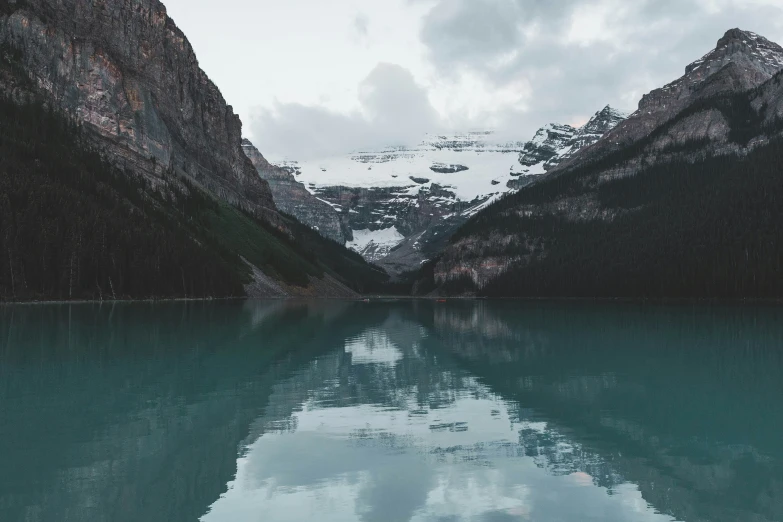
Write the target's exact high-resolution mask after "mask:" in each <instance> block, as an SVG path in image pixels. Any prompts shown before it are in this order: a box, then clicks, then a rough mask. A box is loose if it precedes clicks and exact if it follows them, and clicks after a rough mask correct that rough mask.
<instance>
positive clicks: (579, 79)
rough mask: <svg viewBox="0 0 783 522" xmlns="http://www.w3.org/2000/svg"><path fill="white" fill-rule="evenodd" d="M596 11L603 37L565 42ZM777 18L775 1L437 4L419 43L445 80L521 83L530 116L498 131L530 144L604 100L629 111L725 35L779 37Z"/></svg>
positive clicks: (447, 0)
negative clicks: (741, 32) (461, 77)
mask: <svg viewBox="0 0 783 522" xmlns="http://www.w3.org/2000/svg"><path fill="white" fill-rule="evenodd" d="M594 13H602V16H603V18H604V23H605V30H604V31H605V32H604V33H603V34H598V35H593V36H596V37H595V38H589V39H586V40H584V41H573V40H570V39H569V33H570V30H571V26H572V21H573V20H574V19H575V17H577V16H579V15H581V16H589V15H591V14H594ZM781 20H783V7H781V6H778V5H773V4H772V3H770V4H769V5H766V6H764V5H756V6H754V7H753V8H752V9H751V8H748V7H747V6H743V5H740V4H739V3H737V2H733V3H732V2H726V3H724V5H723V7H722V8H720V9H718V10H715V11H709V10H708V9H707V8H706V7H705V6H704V3H703V2H699V1H698V0H639V1H634V2H625V1H624V2H619V1H617V0H593V1H587V0H564V1H558V2H544V1H535V0H439V1H438V3H437V4H436V5H435V6H434V7H433V8H432V10H431V11H430V13H429V14H428V15H427V16H426V17H425V19H424V26H423V28H422V31H421V40H422V42H423V43H424V44H425V45H426V46H427V48H428V51H429V56H430V58H431V60H432V62H433V64H434V65H435V66H436V67H437V68H438V69H439V70H440V71H441V72H442V74H444V75H448V74H451V73H453V72H454V71H463V72H464V71H468V72H469V73H472V74H476V75H479V76H480V77H481V78H483V79H485V80H486V81H489V82H491V83H492V84H493V85H494V87H496V88H502V87H503V86H505V85H510V84H512V82H515V81H518V80H519V79H525V80H527V82H528V84H529V85H530V86H531V87H532V93H531V97H530V109H529V110H527V111H525V112H521V111H516V112H509V113H508V114H507V117H506V121H505V122H503V123H502V125H501V126H502V127H504V129H503V130H504V131H505V132H507V133H508V132H515V133H518V135H519V137H520V138H521V139H526V138H527V137H528V136H529V135H530V134H531V133H532V132H534V131H535V129H536V128H538V127H539V126H541V125H543V124H545V123H548V122H564V123H570V122H574V121H578V120H582V119H584V118H586V117H588V116H589V115H590V114H592V112H594V111H596V110H598V109H600V108H601V107H603V106H604V105H605V104H607V103H611V104H612V105H615V106H619V107H620V108H625V109H635V108H636V103H637V102H638V99H639V98H640V97H641V95H642V94H644V93H646V92H648V91H649V90H652V89H653V88H656V87H659V86H662V85H663V84H664V83H667V82H668V81H671V80H674V79H676V78H677V77H679V76H680V75H681V74H682V73H683V70H684V68H685V66H686V65H687V64H688V63H690V62H692V61H694V60H696V59H697V58H699V57H701V56H702V55H703V54H704V53H706V52H708V51H709V50H710V49H712V48H713V47H714V45H715V42H716V41H717V40H718V38H720V37H721V36H722V35H723V33H724V32H725V31H726V30H728V29H730V28H732V27H736V26H739V27H741V28H743V29H748V30H753V31H755V32H758V33H760V34H763V35H765V36H767V37H769V38H771V39H777V38H780V37H781V36H783V24H781ZM526 34H527V35H529V36H528V37H525V35H526ZM530 35H532V36H530ZM503 57H511V58H510V59H507V60H502V58H503ZM498 63H500V65H498ZM480 124H481V122H480V121H478V122H476V125H480Z"/></svg>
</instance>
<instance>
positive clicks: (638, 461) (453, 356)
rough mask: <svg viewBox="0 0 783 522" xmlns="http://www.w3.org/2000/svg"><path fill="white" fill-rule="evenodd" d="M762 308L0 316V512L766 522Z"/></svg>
mask: <svg viewBox="0 0 783 522" xmlns="http://www.w3.org/2000/svg"><path fill="white" fill-rule="evenodd" d="M781 319H783V309H779V308H775V307H761V306H754V307H750V306H743V307H734V306H713V307H707V306H656V305H628V304H625V305H614V304H594V303H593V304H562V303H557V304H556V303H518V302H500V303H493V302H455V303H447V304H436V303H429V302H397V303H352V302H312V303H307V302H252V301H251V302H246V303H240V302H221V303H163V304H154V305H153V304H115V305H108V306H107V305H103V306H99V305H62V306H5V307H0V418H1V419H2V423H0V448H2V451H3V459H2V461H3V465H2V466H0V520H25V521H50V520H58V521H60V520H62V521H70V520H74V521H76V520H78V521H112V522H114V521H126V520H127V521H137V520H147V521H157V520H161V521H178V520H183V521H184V520H199V519H201V520H203V521H204V522H214V521H224V520H230V521H244V520H270V521H277V520H292V521H298V520H315V519H317V520H335V521H348V520H363V521H407V520H444V521H445V520H487V521H494V520H531V521H549V520H563V521H571V520H580V521H581V520H602V521H648V520H649V521H666V520H682V521H686V522H695V521H735V520H743V521H759V522H760V521H770V522H771V521H780V520H783V445H782V444H781V437H782V436H781V433H783V409H781V408H780V407H779V405H778V404H777V401H778V400H779V399H780V398H781V397H783V351H782V347H783V321H781Z"/></svg>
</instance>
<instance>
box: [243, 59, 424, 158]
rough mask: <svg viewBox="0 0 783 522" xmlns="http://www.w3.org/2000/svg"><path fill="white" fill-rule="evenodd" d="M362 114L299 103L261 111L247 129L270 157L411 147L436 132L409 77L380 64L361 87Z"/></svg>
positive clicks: (395, 67) (421, 94)
mask: <svg viewBox="0 0 783 522" xmlns="http://www.w3.org/2000/svg"><path fill="white" fill-rule="evenodd" d="M359 101H360V103H361V108H362V111H361V112H356V113H353V114H348V115H346V114H340V113H336V112H332V111H329V110H327V109H324V108H322V107H316V106H305V105H301V104H298V103H287V104H277V106H276V107H275V108H274V109H273V110H262V111H261V112H260V113H258V114H256V115H255V117H254V118H253V120H252V122H251V125H252V130H253V136H254V140H255V141H256V145H257V146H258V147H259V148H261V149H262V150H263V151H264V152H265V153H269V154H270V155H277V156H285V157H290V158H296V159H308V158H317V157H325V156H330V155H334V154H344V153H347V152H352V151H356V150H360V149H373V148H378V147H383V146H387V145H412V144H415V143H416V142H418V141H419V140H420V139H421V137H422V134H423V133H424V132H427V131H433V130H437V129H438V128H439V127H440V122H439V116H438V113H437V112H436V111H435V109H433V107H432V105H431V104H430V102H429V99H428V97H427V91H426V90H425V89H424V88H422V87H421V86H419V85H417V84H416V82H415V80H414V78H413V75H412V74H411V73H410V71H408V70H407V69H404V68H403V67H400V66H399V65H393V64H388V63H381V64H378V66H376V67H375V69H373V71H372V72H371V73H370V74H369V75H368V76H367V78H365V79H364V80H363V81H362V83H361V84H360V86H359Z"/></svg>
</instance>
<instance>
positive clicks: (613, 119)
mask: <svg viewBox="0 0 783 522" xmlns="http://www.w3.org/2000/svg"><path fill="white" fill-rule="evenodd" d="M627 117H628V114H627V113H625V112H623V111H620V110H617V109H614V108H612V107H611V106H609V105H607V106H606V107H604V108H603V109H601V110H600V111H598V112H596V113H595V114H594V115H593V117H592V118H590V120H589V121H588V122H587V123H586V124H584V125H583V126H582V127H580V128H578V129H575V128H574V127H571V126H570V125H557V124H549V125H546V126H544V127H542V128H541V129H539V130H538V132H536V135H535V136H534V137H533V139H532V140H530V141H529V142H527V143H526V144H525V146H524V150H523V152H522V153H521V154H520V156H519V162H520V163H521V164H522V165H523V166H524V167H525V168H523V169H522V174H526V175H534V174H543V173H545V172H548V171H549V170H551V169H553V168H554V167H556V166H557V165H559V164H560V163H561V162H562V161H564V160H566V159H568V158H570V157H572V156H573V155H574V154H576V153H577V152H578V151H580V150H582V149H584V148H585V147H589V146H590V145H592V144H594V143H595V142H597V141H598V140H599V139H601V137H603V135H604V134H606V133H607V132H609V131H610V130H612V129H614V128H615V127H616V126H617V125H618V124H619V123H620V122H621V121H623V120H624V119H625V118H627Z"/></svg>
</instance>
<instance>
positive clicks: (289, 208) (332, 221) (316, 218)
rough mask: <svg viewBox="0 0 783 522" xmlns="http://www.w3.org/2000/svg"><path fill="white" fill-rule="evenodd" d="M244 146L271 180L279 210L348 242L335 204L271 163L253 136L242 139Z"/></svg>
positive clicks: (340, 240) (328, 235) (264, 176)
mask: <svg viewBox="0 0 783 522" xmlns="http://www.w3.org/2000/svg"><path fill="white" fill-rule="evenodd" d="M242 150H243V151H244V152H245V155H246V156H247V157H248V158H250V161H252V163H253V167H255V169H256V171H257V172H258V175H259V176H261V179H263V180H265V181H266V182H267V183H268V184H269V187H270V190H271V192H272V195H273V199H274V202H275V205H276V206H277V208H278V209H279V210H281V211H283V212H285V213H286V214H289V215H292V216H295V217H296V218H297V219H298V220H299V221H301V222H302V223H304V224H305V225H307V226H309V227H311V228H313V229H314V230H316V231H318V232H319V233H320V234H321V235H323V236H324V237H326V238H329V239H331V240H333V241H336V242H338V243H341V244H345V242H346V235H347V234H346V224H345V223H344V222H343V218H342V216H341V214H340V213H339V212H338V211H337V210H335V208H334V207H333V206H332V205H330V204H329V203H327V202H325V201H322V200H320V199H318V198H317V197H315V196H313V195H312V194H311V193H310V192H309V191H308V190H307V188H306V187H305V186H304V184H303V183H300V182H298V181H297V180H296V178H294V175H293V174H291V172H290V171H289V170H288V169H285V168H283V167H278V166H276V165H272V164H270V163H269V162H268V161H267V160H266V158H264V156H263V155H262V154H261V152H259V151H258V149H257V148H256V147H255V146H254V145H253V144H252V143H251V142H250V140H247V139H245V140H242Z"/></svg>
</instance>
